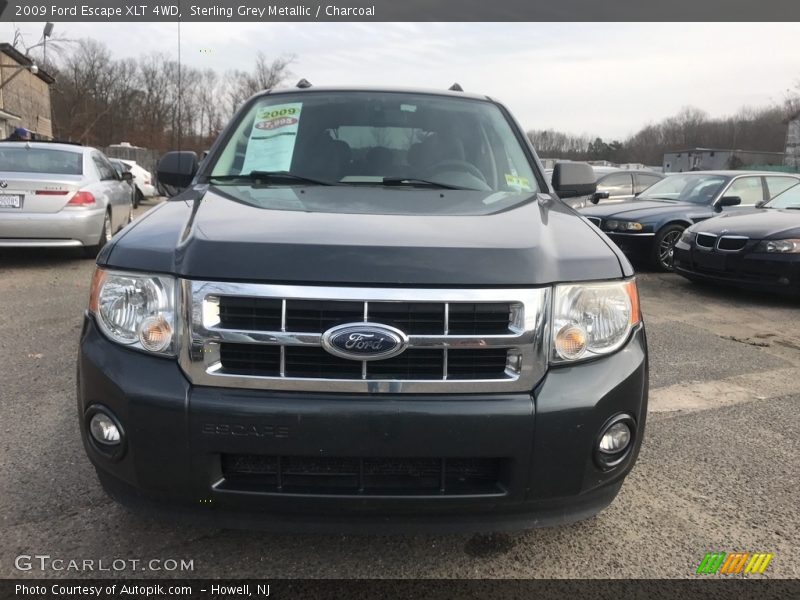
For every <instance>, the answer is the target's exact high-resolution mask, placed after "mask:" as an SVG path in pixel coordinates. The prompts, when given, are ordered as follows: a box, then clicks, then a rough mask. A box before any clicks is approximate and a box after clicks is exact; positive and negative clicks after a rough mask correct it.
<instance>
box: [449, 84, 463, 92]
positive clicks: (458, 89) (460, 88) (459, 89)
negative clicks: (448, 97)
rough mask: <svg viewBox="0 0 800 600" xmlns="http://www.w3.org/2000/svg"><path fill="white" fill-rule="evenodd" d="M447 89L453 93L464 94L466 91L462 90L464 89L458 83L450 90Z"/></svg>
mask: <svg viewBox="0 0 800 600" xmlns="http://www.w3.org/2000/svg"><path fill="white" fill-rule="evenodd" d="M447 89H448V90H450V91H451V92H463V91H464V88H462V87H461V86H460V85H458V84H457V83H454V84H453V85H451V86H450V87H449V88H447Z"/></svg>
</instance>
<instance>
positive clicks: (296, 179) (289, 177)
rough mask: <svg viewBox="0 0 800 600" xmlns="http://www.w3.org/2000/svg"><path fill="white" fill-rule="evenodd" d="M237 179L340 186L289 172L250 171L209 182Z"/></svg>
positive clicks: (216, 177) (215, 177) (212, 177)
mask: <svg viewBox="0 0 800 600" xmlns="http://www.w3.org/2000/svg"><path fill="white" fill-rule="evenodd" d="M237 179H244V180H245V181H252V182H254V183H266V184H270V183H307V184H311V185H338V184H337V183H336V182H334V181H323V180H322V179H314V178H312V177H304V176H303V175H296V174H295V173H290V172H289V171H250V172H249V173H246V174H245V173H242V174H240V175H211V176H209V180H216V181H236V180H237Z"/></svg>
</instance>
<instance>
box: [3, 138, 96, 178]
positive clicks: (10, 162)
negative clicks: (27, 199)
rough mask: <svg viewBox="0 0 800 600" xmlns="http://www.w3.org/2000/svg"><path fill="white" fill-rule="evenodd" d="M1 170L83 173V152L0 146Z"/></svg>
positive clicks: (57, 173) (64, 173)
mask: <svg viewBox="0 0 800 600" xmlns="http://www.w3.org/2000/svg"><path fill="white" fill-rule="evenodd" d="M0 171H5V172H12V173H53V174H56V175H81V174H82V173H83V154H81V153H80V152H70V151H69V150H50V149H47V148H36V147H27V146H24V145H21V146H19V147H10V146H0Z"/></svg>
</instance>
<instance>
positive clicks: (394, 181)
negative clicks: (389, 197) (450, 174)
mask: <svg viewBox="0 0 800 600" xmlns="http://www.w3.org/2000/svg"><path fill="white" fill-rule="evenodd" d="M381 183H382V184H383V185H386V186H393V185H396V186H409V187H432V188H439V189H442V190H471V189H472V188H465V187H459V186H457V185H449V184H447V183H442V182H441V181H431V180H430V179H418V178H416V177H384V178H383V181H382V182H381Z"/></svg>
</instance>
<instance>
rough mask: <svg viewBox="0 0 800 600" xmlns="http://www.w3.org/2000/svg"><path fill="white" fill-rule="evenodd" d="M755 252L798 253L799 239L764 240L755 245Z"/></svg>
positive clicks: (799, 247)
mask: <svg viewBox="0 0 800 600" xmlns="http://www.w3.org/2000/svg"><path fill="white" fill-rule="evenodd" d="M756 252H769V253H775V254H800V240H764V241H763V242H761V243H760V244H759V245H758V246H757V247H756Z"/></svg>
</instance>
